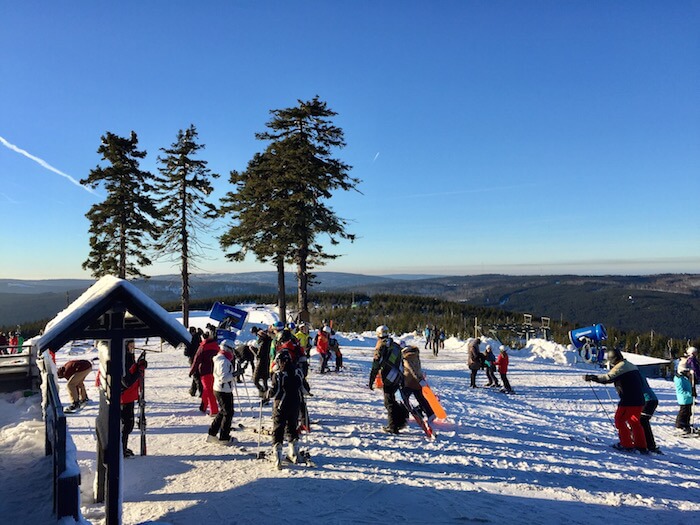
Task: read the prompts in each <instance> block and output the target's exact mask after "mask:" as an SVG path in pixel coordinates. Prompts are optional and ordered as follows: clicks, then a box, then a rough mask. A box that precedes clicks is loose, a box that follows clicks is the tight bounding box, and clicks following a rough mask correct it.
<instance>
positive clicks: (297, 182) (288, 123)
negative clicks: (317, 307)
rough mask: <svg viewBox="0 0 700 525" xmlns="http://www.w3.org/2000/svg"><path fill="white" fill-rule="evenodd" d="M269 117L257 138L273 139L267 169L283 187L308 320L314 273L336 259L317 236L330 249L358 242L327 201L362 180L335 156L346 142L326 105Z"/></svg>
mask: <svg viewBox="0 0 700 525" xmlns="http://www.w3.org/2000/svg"><path fill="white" fill-rule="evenodd" d="M270 113H271V114H272V119H271V120H270V121H269V122H268V123H267V124H266V125H267V127H268V128H269V131H266V132H263V133H258V134H256V137H257V138H258V139H260V140H269V141H272V143H271V144H270V147H269V148H268V151H269V153H270V162H269V170H270V172H271V174H272V176H271V178H272V179H273V180H274V181H275V184H276V185H278V186H280V187H282V188H284V190H283V191H282V192H281V193H282V198H283V199H284V206H285V207H286V209H287V210H288V211H287V214H288V218H287V223H288V224H287V227H288V230H289V234H290V235H291V238H292V240H291V242H292V246H291V248H292V249H291V253H290V255H291V258H292V260H293V261H294V263H295V264H296V265H297V283H298V289H297V292H298V293H297V298H298V309H299V316H300V318H301V319H302V320H306V321H307V320H308V319H309V311H308V286H309V277H310V270H311V268H313V266H317V265H321V264H324V263H325V261H326V260H327V259H333V258H335V257H337V255H333V254H331V253H328V252H327V251H326V249H325V248H324V246H323V244H321V243H320V242H318V238H319V236H321V235H325V236H327V237H328V239H329V241H330V243H331V244H332V245H335V244H338V242H339V239H348V240H350V241H352V240H354V238H355V237H354V235H352V234H350V233H348V232H347V231H346V226H347V222H346V221H345V220H343V219H341V218H340V217H338V216H337V215H336V214H335V212H334V211H333V210H332V209H331V208H330V207H329V206H328V204H327V203H326V201H327V200H328V199H330V198H331V197H332V194H333V192H334V191H336V190H339V189H340V190H344V191H348V190H351V189H356V185H357V184H358V183H359V182H360V181H359V179H356V178H353V177H350V176H349V175H348V173H349V171H350V169H351V167H350V166H349V165H347V164H345V163H344V162H342V161H340V160H338V159H335V158H333V157H332V152H333V150H334V149H336V148H338V149H339V148H343V147H344V146H345V141H344V134H343V130H342V129H341V128H340V127H338V126H335V125H334V124H333V123H332V121H331V118H332V117H334V116H336V115H337V113H336V112H334V111H333V110H331V109H329V108H328V106H327V104H326V102H323V101H321V100H319V98H318V96H316V97H314V98H313V99H312V100H310V101H301V100H299V101H298V105H297V106H294V107H290V108H285V109H277V110H272V111H271V112H270Z"/></svg>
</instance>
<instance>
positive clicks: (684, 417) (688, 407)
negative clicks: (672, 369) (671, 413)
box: [673, 359, 695, 435]
mask: <svg viewBox="0 0 700 525" xmlns="http://www.w3.org/2000/svg"><path fill="white" fill-rule="evenodd" d="M673 384H674V385H675V387H676V399H677V400H678V415H677V416H676V428H677V429H680V431H681V433H682V434H683V435H691V434H692V433H693V429H692V427H691V426H690V415H691V413H692V409H693V403H694V401H695V400H694V399H693V387H692V385H691V383H690V370H689V369H688V367H687V366H686V360H684V359H681V361H680V362H679V363H678V368H677V369H676V375H675V376H674V377H673Z"/></svg>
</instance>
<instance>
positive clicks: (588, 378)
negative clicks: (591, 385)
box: [583, 374, 595, 381]
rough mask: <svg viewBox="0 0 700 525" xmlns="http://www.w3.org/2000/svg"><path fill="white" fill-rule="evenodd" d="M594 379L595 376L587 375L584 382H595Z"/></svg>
mask: <svg viewBox="0 0 700 525" xmlns="http://www.w3.org/2000/svg"><path fill="white" fill-rule="evenodd" d="M594 378H595V376H594V375H593V374H586V375H585V376H583V380H584V381H593V379H594Z"/></svg>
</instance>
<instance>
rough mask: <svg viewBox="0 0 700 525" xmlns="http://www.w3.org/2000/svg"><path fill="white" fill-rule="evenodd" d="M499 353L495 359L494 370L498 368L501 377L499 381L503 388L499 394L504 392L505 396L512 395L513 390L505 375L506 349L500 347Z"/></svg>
mask: <svg viewBox="0 0 700 525" xmlns="http://www.w3.org/2000/svg"><path fill="white" fill-rule="evenodd" d="M498 349H499V350H500V353H499V354H498V357H497V358H496V368H498V373H499V374H500V376H501V381H502V382H503V388H501V392H505V393H506V394H512V393H513V389H512V388H511V387H510V382H509V381H508V377H507V376H506V374H507V373H508V352H507V351H506V347H505V346H503V345H501V346H500V347H499V348H498Z"/></svg>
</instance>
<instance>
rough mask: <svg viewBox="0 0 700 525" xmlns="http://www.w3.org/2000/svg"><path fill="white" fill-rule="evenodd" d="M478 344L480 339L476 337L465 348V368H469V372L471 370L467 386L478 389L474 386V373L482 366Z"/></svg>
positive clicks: (482, 360)
mask: <svg viewBox="0 0 700 525" xmlns="http://www.w3.org/2000/svg"><path fill="white" fill-rule="evenodd" d="M480 344H481V339H479V338H478V337H477V338H476V339H472V340H471V341H470V342H469V345H468V346H467V349H468V352H469V356H468V360H467V366H469V370H471V378H470V382H469V386H470V387H471V388H478V387H477V386H476V373H477V372H478V371H479V369H481V367H482V366H484V354H482V353H481V352H480V351H479V345H480Z"/></svg>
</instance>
